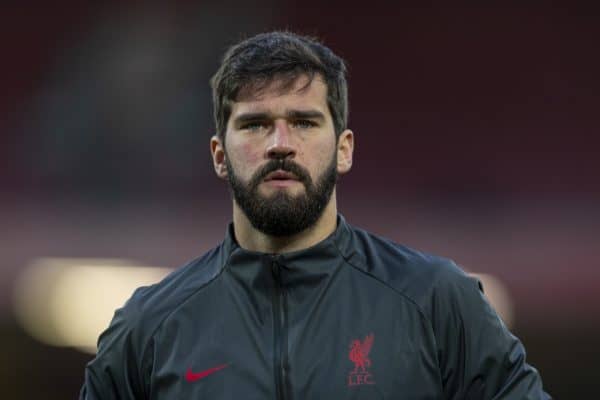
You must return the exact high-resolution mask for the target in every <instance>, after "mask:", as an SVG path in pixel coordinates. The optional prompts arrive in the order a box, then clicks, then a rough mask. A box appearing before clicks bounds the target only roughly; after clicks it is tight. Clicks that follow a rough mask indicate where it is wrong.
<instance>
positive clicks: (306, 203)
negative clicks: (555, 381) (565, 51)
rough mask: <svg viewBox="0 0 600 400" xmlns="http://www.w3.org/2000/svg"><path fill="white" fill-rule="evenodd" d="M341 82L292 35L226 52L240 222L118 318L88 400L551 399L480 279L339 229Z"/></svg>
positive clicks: (224, 98)
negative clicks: (338, 179) (497, 311)
mask: <svg viewBox="0 0 600 400" xmlns="http://www.w3.org/2000/svg"><path fill="white" fill-rule="evenodd" d="M345 73H346V70H345V66H344V63H343V61H342V60H341V59H340V58H339V57H337V56H336V55H335V54H333V53H332V52H331V50H329V49H328V48H326V47H324V46H323V45H321V44H319V43H317V42H316V41H314V40H312V39H309V38H305V37H301V36H297V35H294V34H291V33H286V32H273V33H267V34H261V35H258V36H255V37H252V38H250V39H247V40H245V41H243V42H241V43H239V44H238V45H236V46H234V47H232V48H230V49H229V51H228V52H227V54H226V55H225V57H224V60H223V63H222V65H221V67H220V69H219V70H218V72H217V73H216V75H215V76H214V77H213V80H212V86H213V96H214V107H215V120H216V127H217V134H216V135H215V136H214V137H213V138H212V139H211V142H210V147H211V152H212V157H213V162H214V168H215V171H216V173H217V175H218V176H219V177H220V178H222V179H224V180H226V181H228V182H229V184H230V186H231V191H232V197H233V223H232V224H231V226H230V227H229V230H228V232H227V234H226V237H225V240H224V241H223V242H222V243H221V245H220V246H218V247H217V248H215V249H213V250H212V251H210V252H208V253H207V254H205V255H204V256H202V257H201V258H199V259H197V260H194V261H192V262H191V263H189V264H188V265H186V266H184V267H182V268H180V269H179V270H177V271H176V272H174V273H173V274H171V275H170V276H169V277H167V278H166V279H165V280H163V281H162V282H160V283H158V284H156V285H153V286H150V287H145V288H141V289H138V290H137V291H136V292H135V293H134V295H133V297H132V298H131V299H130V300H129V301H128V302H127V304H126V305H125V306H124V307H123V308H122V309H120V310H118V311H117V312H116V314H115V317H114V319H113V321H112V323H111V325H110V327H109V328H108V329H107V330H106V331H105V332H104V333H103V334H102V335H101V337H100V341H99V349H98V354H97V356H96V358H95V359H94V360H92V361H91V362H90V363H89V364H88V366H87V369H86V377H85V384H84V387H83V389H82V391H81V397H80V398H81V399H211V400H216V399H273V398H275V399H350V398H352V399H359V398H363V399H374V398H383V399H412V400H416V399H477V400H481V399H520V400H521V399H547V398H549V396H548V395H547V394H545V393H544V392H543V389H542V383H541V379H540V377H539V375H538V373H537V372H536V370H535V369H533V368H532V367H530V366H529V365H528V364H527V363H526V362H525V351H524V349H523V346H522V345H521V343H520V342H519V341H518V339H516V338H515V337H514V336H512V335H511V334H510V332H509V331H508V330H507V329H506V327H505V326H504V325H503V323H502V321H501V320H500V319H499V318H498V316H497V315H496V313H495V312H494V311H493V310H492V308H491V307H490V306H489V305H488V303H487V302H486V300H485V298H484V296H483V295H482V292H481V290H480V286H479V285H478V282H477V281H475V280H474V279H472V278H469V277H467V276H466V275H465V274H464V273H463V272H462V271H461V270H460V269H459V268H457V267H456V266H455V264H454V263H452V262H451V261H449V260H446V259H443V258H439V257H435V256H431V255H427V254H422V253H419V252H416V251H414V250H411V249H409V248H406V247H404V246H401V245H398V244H394V243H392V242H390V241H388V240H385V239H382V238H379V237H377V236H374V235H372V234H370V233H367V232H365V231H362V230H360V229H357V228H354V227H352V226H350V225H349V224H348V223H346V222H345V220H344V219H343V218H342V217H341V216H340V215H338V214H337V206H336V194H335V193H336V192H335V185H336V181H337V177H338V175H339V174H344V173H346V172H348V171H349V170H350V168H351V166H352V152H353V148H354V135H353V133H352V131H350V130H348V129H347V127H346V121H347V114H348V106H347V88H346V78H345Z"/></svg>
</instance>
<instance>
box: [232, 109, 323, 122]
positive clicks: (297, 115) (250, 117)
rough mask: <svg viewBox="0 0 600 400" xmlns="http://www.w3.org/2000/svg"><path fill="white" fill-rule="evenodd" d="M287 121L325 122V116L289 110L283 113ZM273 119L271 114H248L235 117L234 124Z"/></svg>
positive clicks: (319, 112)
mask: <svg viewBox="0 0 600 400" xmlns="http://www.w3.org/2000/svg"><path fill="white" fill-rule="evenodd" d="M285 116H286V118H288V119H318V120H325V115H324V114H323V113H322V112H321V111H317V110H305V111H304V110H290V111H287V112H286V113H285ZM271 118H273V115H272V114H271V113H266V112H255V113H253V112H250V113H243V114H240V115H238V116H237V117H235V119H234V123H235V124H238V125H239V124H243V123H244V122H251V121H264V120H268V119H271Z"/></svg>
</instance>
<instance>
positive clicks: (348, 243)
mask: <svg viewBox="0 0 600 400" xmlns="http://www.w3.org/2000/svg"><path fill="white" fill-rule="evenodd" d="M223 250H224V252H225V254H227V255H228V256H229V257H231V256H234V255H236V256H243V257H244V258H245V257H249V258H267V259H269V260H276V261H278V262H281V263H284V264H293V263H296V262H302V261H304V260H309V259H310V258H312V257H314V256H315V255H317V256H326V255H327V254H330V253H332V254H336V255H341V256H342V257H344V258H348V257H350V256H351V254H352V250H353V246H352V228H351V227H350V225H348V223H347V222H346V219H345V218H344V217H343V216H342V215H341V214H338V216H337V226H336V229H335V230H334V231H333V233H331V235H329V236H328V237H326V238H325V239H323V240H322V241H320V242H319V243H317V244H315V245H313V246H311V247H308V248H306V249H302V250H297V251H292V252H289V253H281V254H270V253H262V252H258V251H251V250H246V249H244V248H242V247H241V246H240V245H239V243H238V242H237V240H236V238H235V233H234V229H233V223H230V224H229V226H228V227H227V232H226V234H225V240H224V242H223Z"/></svg>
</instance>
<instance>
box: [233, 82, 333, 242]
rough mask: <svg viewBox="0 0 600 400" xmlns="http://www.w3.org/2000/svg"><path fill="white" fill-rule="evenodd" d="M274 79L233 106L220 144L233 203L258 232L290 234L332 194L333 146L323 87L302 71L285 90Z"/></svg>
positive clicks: (302, 226) (306, 222)
mask: <svg viewBox="0 0 600 400" xmlns="http://www.w3.org/2000/svg"><path fill="white" fill-rule="evenodd" d="M280 83H281V82H280V81H277V80H275V81H274V82H272V83H271V84H270V85H268V86H267V87H265V88H264V89H262V90H261V91H259V92H258V93H256V92H253V93H251V92H250V91H249V90H248V91H246V92H242V93H241V94H240V96H238V97H239V98H238V101H236V102H235V103H234V104H233V105H232V110H231V116H230V118H229V121H228V124H227V132H226V134H225V137H226V140H225V145H224V148H223V151H224V163H225V166H226V178H227V179H228V180H229V183H230V186H231V190H232V193H233V197H234V200H235V202H236V203H237V205H238V206H239V207H240V208H241V210H242V211H243V212H244V214H245V215H246V216H247V218H248V219H249V221H250V222H251V224H252V225H253V226H254V227H255V228H256V229H258V230H260V231H262V232H264V233H266V234H268V235H272V236H290V235H294V234H296V233H299V232H301V231H303V230H305V229H306V228H308V227H310V226H312V225H313V224H314V223H315V222H316V221H317V220H318V219H319V217H320V216H321V214H322V212H323V210H324V209H325V207H326V206H327V204H328V203H329V201H330V199H331V194H332V192H333V190H334V187H335V183H336V180H337V175H338V172H345V171H338V170H339V166H338V157H337V155H338V146H337V144H338V143H337V140H336V135H335V132H334V128H333V121H332V118H331V114H330V112H329V108H328V106H327V87H326V85H325V84H324V83H323V81H322V80H321V79H320V77H319V76H316V77H315V78H314V79H313V80H312V81H310V83H309V80H308V77H306V76H300V77H299V78H298V79H297V80H296V81H295V82H294V83H293V85H292V86H291V88H288V90H282V88H281V85H280Z"/></svg>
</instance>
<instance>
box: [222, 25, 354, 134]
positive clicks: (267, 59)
mask: <svg viewBox="0 0 600 400" xmlns="http://www.w3.org/2000/svg"><path fill="white" fill-rule="evenodd" d="M303 74H306V75H308V77H309V78H310V80H312V79H314V77H315V75H317V74H319V75H321V77H322V78H323V79H324V81H325V84H326V85H327V105H328V106H329V112H330V113H331V116H332V119H333V126H334V128H335V131H336V134H337V135H339V134H340V133H341V132H342V131H343V130H344V129H346V125H347V122H348V86H347V83H346V66H345V64H344V60H342V59H341V58H340V57H338V56H336V55H335V54H334V53H333V52H332V51H331V50H330V49H329V48H327V47H325V46H324V45H322V44H321V43H319V42H318V41H317V40H316V39H313V38H309V37H306V36H300V35H297V34H295V33H291V32H269V33H261V34H259V35H256V36H253V37H251V38H249V39H246V40H244V41H242V42H240V43H238V44H236V45H234V46H232V47H230V48H229V49H228V50H227V52H226V53H225V56H224V57H223V61H222V63H221V66H220V68H219V69H218V71H217V72H216V73H215V75H214V76H213V77H212V79H211V86H212V90H213V107H214V118H215V125H216V128H217V134H218V135H219V136H220V137H221V138H224V136H225V131H226V128H227V121H228V120H229V117H230V114H231V105H232V102H235V101H236V98H237V96H238V95H239V93H240V90H251V91H260V90H261V89H263V88H265V87H266V86H267V85H269V84H270V83H271V82H273V81H274V80H275V79H281V80H282V84H281V89H282V90H287V89H289V88H290V87H291V86H292V85H293V84H294V82H295V81H296V79H297V78H298V77H299V76H300V75H303ZM309 84H310V81H309Z"/></svg>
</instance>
